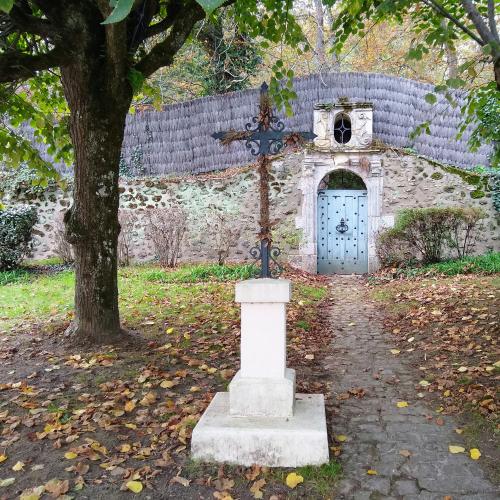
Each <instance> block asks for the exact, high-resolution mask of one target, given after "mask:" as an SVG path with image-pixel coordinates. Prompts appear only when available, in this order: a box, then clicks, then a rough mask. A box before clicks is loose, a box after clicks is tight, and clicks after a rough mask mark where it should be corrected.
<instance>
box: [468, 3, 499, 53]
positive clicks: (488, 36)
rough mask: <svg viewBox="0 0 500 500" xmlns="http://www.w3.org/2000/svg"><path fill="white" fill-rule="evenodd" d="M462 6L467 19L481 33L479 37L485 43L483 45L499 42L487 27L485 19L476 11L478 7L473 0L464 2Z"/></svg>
mask: <svg viewBox="0 0 500 500" xmlns="http://www.w3.org/2000/svg"><path fill="white" fill-rule="evenodd" d="M462 5H463V7H464V10H465V12H466V13H467V17H468V18H469V19H470V20H471V22H472V24H473V25H474V26H475V28H476V30H477V32H478V33H479V36H480V37H481V38H482V40H483V42H484V43H483V45H486V44H489V43H491V44H494V42H496V41H498V40H495V37H494V36H493V33H492V32H491V31H490V30H489V29H488V27H487V26H486V23H485V22H484V19H483V17H482V16H481V14H480V13H479V11H478V10H477V9H476V6H475V5H474V4H473V3H472V0H462ZM492 48H493V47H492Z"/></svg>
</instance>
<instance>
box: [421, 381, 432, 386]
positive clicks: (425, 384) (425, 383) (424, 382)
mask: <svg viewBox="0 0 500 500" xmlns="http://www.w3.org/2000/svg"><path fill="white" fill-rule="evenodd" d="M418 385H420V386H422V387H428V386H429V385H431V383H430V382H427V380H421V381H420V382H419V383H418Z"/></svg>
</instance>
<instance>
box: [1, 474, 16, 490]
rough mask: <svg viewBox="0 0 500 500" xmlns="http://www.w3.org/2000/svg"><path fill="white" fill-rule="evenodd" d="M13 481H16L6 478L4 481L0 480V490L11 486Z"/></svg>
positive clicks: (12, 478)
mask: <svg viewBox="0 0 500 500" xmlns="http://www.w3.org/2000/svg"><path fill="white" fill-rule="evenodd" d="M15 481H16V478H15V477H8V478H6V479H0V488H4V487H6V486H10V485H11V484H14V482H15Z"/></svg>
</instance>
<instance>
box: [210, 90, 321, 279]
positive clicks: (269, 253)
mask: <svg viewBox="0 0 500 500" xmlns="http://www.w3.org/2000/svg"><path fill="white" fill-rule="evenodd" d="M268 90H269V87H268V86H267V84H266V83H265V82H264V83H263V84H262V86H261V87H260V104H259V114H258V116H254V117H253V118H252V121H251V122H249V123H247V124H246V125H245V130H244V131H235V130H228V131H226V132H215V133H214V134H212V137H213V138H214V139H219V140H220V141H221V142H222V143H223V144H230V143H231V142H233V141H245V146H246V147H247V149H250V152H251V153H252V154H253V155H254V156H257V157H258V158H257V165H258V170H259V176H260V180H259V191H260V220H259V224H260V231H259V239H260V248H259V247H258V246H255V247H253V248H252V249H250V254H251V255H252V257H254V258H255V259H256V260H260V261H261V269H260V277H261V278H271V277H275V276H277V275H278V274H279V272H280V271H281V267H280V266H279V264H278V262H277V261H276V258H277V257H278V256H279V254H280V249H279V248H277V247H273V246H272V237H271V226H272V223H271V221H270V218H269V166H270V163H271V162H270V159H269V155H276V154H278V153H279V152H280V151H281V150H282V149H283V148H284V147H285V146H286V145H289V144H292V145H293V144H297V143H301V142H304V141H306V140H312V139H314V138H315V137H316V134H314V133H313V132H290V131H285V130H284V129H285V125H284V123H283V122H282V121H281V120H280V119H279V118H277V117H276V116H274V113H273V108H272V106H271V100H270V98H269V91H268ZM271 261H273V262H274V263H275V265H276V269H274V270H271V267H270V264H271Z"/></svg>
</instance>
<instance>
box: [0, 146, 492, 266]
mask: <svg viewBox="0 0 500 500" xmlns="http://www.w3.org/2000/svg"><path fill="white" fill-rule="evenodd" d="M304 154H305V155H306V158H307V155H308V154H310V153H307V152H306V153H295V154H290V155H287V156H284V157H282V158H278V159H276V160H275V161H274V163H273V168H272V176H271V214H272V219H273V220H276V221H277V224H276V227H275V242H276V244H277V245H278V246H280V247H282V249H283V250H284V254H285V258H286V259H287V260H289V261H292V262H294V263H296V264H298V265H301V264H302V262H303V255H302V256H301V253H302V254H303V243H304V234H303V227H304V226H303V223H302V224H300V223H298V222H297V221H299V220H300V216H301V213H302V212H303V204H304V198H305V195H304V192H303V188H302V187H301V186H303V179H304V178H305V177H307V176H308V168H310V166H309V165H308V163H307V161H303V160H304ZM318 154H319V153H318ZM321 155H322V156H323V157H324V159H325V161H326V159H327V160H328V161H330V162H332V160H333V163H332V165H333V164H335V161H336V160H335V157H334V155H332V153H321ZM316 157H317V156H316ZM377 157H378V158H379V159H380V161H381V165H382V169H381V172H380V176H381V177H382V183H381V185H382V186H383V188H382V208H381V214H380V215H381V220H382V221H383V225H386V226H387V225H391V224H392V223H393V220H394V216H395V214H396V212H397V211H398V210H399V209H402V208H408V207H429V206H450V205H451V206H480V207H482V208H483V209H484V210H485V211H486V212H487V214H488V217H487V219H486V220H485V223H484V230H483V232H482V235H481V241H480V242H478V245H477V252H478V253H482V252H484V251H486V250H495V251H498V250H500V237H499V230H498V227H499V219H498V213H497V212H495V210H494V208H493V205H492V201H491V197H490V194H489V193H488V192H486V191H485V190H484V187H483V184H482V180H481V178H480V177H478V176H475V175H473V174H470V173H468V172H464V171H461V170H458V169H455V168H453V167H446V166H442V165H439V164H437V163H435V162H431V161H428V160H425V159H423V158H420V157H416V156H414V155H409V154H407V153H403V152H401V151H396V150H385V151H383V152H379V153H378V156H377ZM342 168H348V167H345V166H342ZM377 175H379V174H378V173H377ZM311 189H317V186H316V187H311ZM120 190H121V201H120V207H121V210H123V211H132V212H133V213H134V214H135V215H136V216H137V219H138V220H137V223H136V224H135V225H134V229H133V231H132V238H131V240H132V249H131V250H132V255H133V258H134V259H135V260H138V261H144V260H150V259H152V258H154V251H153V249H152V245H151V240H150V238H149V235H148V231H147V223H146V219H147V218H146V214H147V211H148V210H151V209H153V208H163V207H168V206H169V205H170V204H171V203H178V204H180V205H182V206H183V207H184V209H185V211H186V212H187V213H188V216H189V222H188V230H187V233H186V236H185V238H184V241H183V244H182V252H181V261H211V260H215V259H216V258H217V253H216V248H215V246H214V243H213V241H212V239H211V238H210V237H209V236H208V235H209V231H208V230H207V220H206V219H207V217H208V214H209V212H210V210H209V209H210V208H211V207H216V208H219V209H221V210H223V211H224V212H225V213H227V214H229V218H230V220H231V225H232V230H233V232H234V233H235V234H236V236H235V237H234V241H233V242H232V244H231V252H230V257H229V258H230V260H246V259H249V255H248V250H249V248H250V247H252V246H253V245H254V244H255V243H256V240H257V238H256V234H257V231H258V213H259V197H258V175H257V172H256V169H255V167H254V166H248V167H244V168H237V169H228V170H225V171H223V172H218V173H216V174H211V175H210V174H204V175H198V176H190V177H187V176H186V177H175V178H173V177H172V178H145V179H129V180H126V179H124V180H122V181H121V188H120ZM5 202H6V204H7V205H9V204H15V203H27V204H31V205H35V206H36V207H37V210H38V215H39V219H40V222H39V224H38V225H37V227H36V246H35V250H34V257H35V258H37V259H42V258H47V257H51V256H53V255H54V245H55V243H54V242H55V230H56V226H57V221H58V220H59V221H60V220H61V219H62V214H63V213H64V211H65V210H67V208H68V207H69V206H70V204H71V193H70V192H63V191H61V190H55V189H48V190H47V191H45V193H44V194H43V195H41V196H40V197H38V198H36V199H27V198H25V197H23V196H22V195H21V196H18V197H17V198H11V199H6V200H4V203H5ZM314 217H315V216H314ZM310 223H312V224H313V225H314V224H315V218H314V220H313V221H310ZM304 267H306V268H310V267H311V266H310V265H309V266H304Z"/></svg>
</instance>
